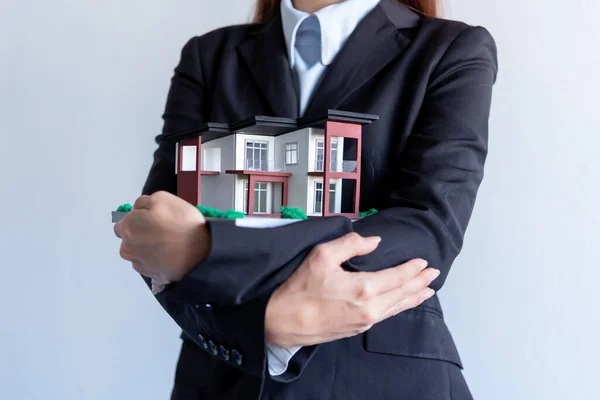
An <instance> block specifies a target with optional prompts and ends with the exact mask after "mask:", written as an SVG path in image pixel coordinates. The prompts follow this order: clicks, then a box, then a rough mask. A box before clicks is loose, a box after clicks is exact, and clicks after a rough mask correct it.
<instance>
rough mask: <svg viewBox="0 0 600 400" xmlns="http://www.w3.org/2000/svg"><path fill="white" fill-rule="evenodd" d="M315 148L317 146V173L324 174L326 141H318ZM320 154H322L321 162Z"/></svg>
mask: <svg viewBox="0 0 600 400" xmlns="http://www.w3.org/2000/svg"><path fill="white" fill-rule="evenodd" d="M315 146H316V147H315V171H316V172H323V167H324V166H325V141H324V140H319V139H318V140H317V143H316V145H315ZM319 153H321V154H320V156H321V159H320V160H319Z"/></svg>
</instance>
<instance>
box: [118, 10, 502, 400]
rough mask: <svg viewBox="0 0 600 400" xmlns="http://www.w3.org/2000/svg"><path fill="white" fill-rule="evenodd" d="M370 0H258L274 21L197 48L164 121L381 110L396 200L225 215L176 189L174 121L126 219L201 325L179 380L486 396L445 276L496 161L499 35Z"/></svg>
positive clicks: (275, 389)
mask: <svg viewBox="0 0 600 400" xmlns="http://www.w3.org/2000/svg"><path fill="white" fill-rule="evenodd" d="M334 3H335V4H334ZM367 3H369V0H345V1H339V0H337V1H336V0H295V1H294V2H293V3H292V2H291V0H283V2H281V1H278V0H259V1H258V7H257V17H256V23H254V24H248V25H240V26H232V27H227V28H223V29H219V30H216V31H213V32H210V33H208V34H206V35H203V36H200V37H195V38H193V39H191V40H190V41H189V42H188V43H187V44H186V45H185V47H184V48H183V51H182V56H181V60H180V63H179V65H178V66H177V68H176V69H175V75H174V77H173V79H172V85H171V89H170V92H169V96H168V100H167V105H166V111H165V114H164V119H165V124H164V133H171V132H177V131H183V130H189V129H192V128H195V127H197V126H198V125H200V124H202V123H205V122H208V121H211V122H234V121H238V120H242V119H245V118H248V117H253V116H256V115H269V116H280V117H291V118H298V117H300V116H303V117H305V118H308V119H311V118H312V119H314V118H317V117H320V116H322V115H324V114H326V113H327V110H329V109H338V110H345V111H353V112H360V113H370V114H376V115H378V116H379V117H380V119H379V121H377V122H376V123H373V124H371V125H369V126H366V127H365V128H364V130H363V147H362V155H361V157H362V158H361V160H362V165H363V166H364V167H363V169H362V185H361V209H363V210H366V209H370V208H377V209H379V210H380V212H379V213H378V214H376V215H373V216H370V217H367V218H364V219H362V220H360V221H358V222H356V223H354V224H352V223H350V222H349V221H348V220H346V219H345V218H343V217H334V218H322V219H313V220H309V221H305V222H300V223H296V224H293V225H289V226H285V227H281V228H274V229H266V230H262V229H261V230H256V229H249V228H241V227H237V226H234V225H231V224H228V223H225V222H224V221H223V222H211V223H206V222H205V221H204V220H203V219H202V217H201V215H199V213H198V211H197V210H196V208H194V207H193V206H191V205H189V204H187V203H185V202H183V201H182V200H181V199H179V198H176V197H175V196H173V195H170V194H168V193H169V192H170V193H175V192H176V176H175V174H174V170H175V168H174V162H175V161H174V154H175V151H174V145H172V144H166V143H164V142H162V141H160V140H159V143H160V146H159V148H158V150H157V151H156V153H155V155H154V164H153V166H152V169H151V171H150V174H149V177H148V180H147V182H146V185H145V187H144V191H143V192H144V196H142V197H141V198H140V199H138V201H137V202H136V205H135V207H134V208H135V209H134V211H132V212H131V213H130V214H129V215H128V216H127V217H126V218H125V219H124V220H123V221H122V222H120V223H118V224H117V225H116V226H115V232H116V233H117V235H118V236H119V237H121V238H122V239H123V242H122V248H121V254H122V255H123V257H124V258H126V259H128V260H131V261H133V263H134V267H135V268H136V270H138V271H139V272H140V273H141V274H142V275H144V276H146V277H147V278H152V279H153V280H154V284H155V288H159V290H157V291H160V293H158V294H157V299H158V300H159V302H160V303H161V304H162V306H163V307H164V308H165V309H166V310H167V312H169V314H170V315H171V316H172V317H173V318H174V320H175V321H176V322H177V323H178V324H179V325H180V326H181V327H182V328H183V330H184V332H185V335H184V338H185V340H184V343H183V347H182V352H181V355H180V359H179V363H178V367H177V374H176V381H175V388H174V390H173V397H172V398H173V399H194V400H195V399H213V398H214V399H257V398H261V399H344V400H345V399H440V400H441V399H447V400H450V399H454V400H457V399H470V398H471V395H470V393H469V389H468V387H467V385H466V383H465V381H464V379H463V377H462V372H461V369H462V364H461V361H460V358H459V356H458V352H457V350H456V348H455V346H454V343H453V340H452V338H451V335H450V333H449V331H448V328H447V327H446V325H445V323H444V319H443V314H442V310H441V306H440V303H439V300H438V297H437V295H434V291H438V290H439V289H440V288H441V287H442V285H443V283H444V281H445V279H446V277H447V275H448V272H449V270H450V267H451V265H452V263H453V261H454V259H455V257H456V256H457V255H458V253H459V252H460V249H461V247H462V243H463V237H464V234H465V230H466V228H467V224H468V221H469V219H470V216H471V212H472V209H473V205H474V202H475V198H476V193H477V190H478V187H479V185H480V183H481V180H482V177H483V167H484V162H485V158H486V154H487V136H488V117H489V111H490V104H491V97H492V86H493V84H494V83H495V80H496V74H497V59H496V47H495V43H494V40H493V38H492V37H491V35H490V34H489V33H488V32H487V30H485V29H484V28H481V27H472V26H468V25H466V24H464V23H460V22H455V21H449V20H443V19H439V18H436V17H437V7H436V2H435V1H434V0H381V1H378V0H377V1H371V3H372V4H371V5H368V4H367ZM336 6H337V7H338V8H335V7H336ZM286 7H287V8H286ZM313 13H315V14H313ZM340 21H341V22H340ZM294 35H295V36H294ZM315 38H316V39H315ZM319 46H321V47H319ZM315 47H316V49H317V50H316V51H315ZM311 50H312V53H311ZM294 59H295V61H294ZM298 60H301V61H298ZM311 71H313V72H311ZM314 71H317V72H314ZM315 76H317V78H316V79H315ZM311 77H312V78H311ZM311 79H312V80H311ZM282 249H284V250H282ZM422 260H426V261H427V262H428V264H429V268H425V267H426V265H425V263H424V262H423V261H422ZM340 267H342V268H340ZM147 281H148V282H149V281H150V280H149V279H148V280H147Z"/></svg>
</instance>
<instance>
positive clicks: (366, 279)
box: [352, 258, 427, 301]
mask: <svg viewBox="0 0 600 400" xmlns="http://www.w3.org/2000/svg"><path fill="white" fill-rule="evenodd" d="M426 267H427V261H425V260H423V259H420V258H416V259H414V260H410V261H407V262H405V263H404V264H400V265H398V266H396V267H393V268H386V269H384V270H381V271H377V272H353V273H352V276H353V277H354V279H355V280H356V284H357V285H356V290H357V293H356V296H357V299H359V300H364V301H368V300H370V298H369V295H378V294H381V293H385V292H388V291H390V290H393V289H398V288H400V287H401V286H402V285H404V284H405V283H406V282H408V281H410V280H411V279H412V278H414V277H415V276H417V275H418V274H419V273H420V272H421V271H423V270H424V269H425V268H426Z"/></svg>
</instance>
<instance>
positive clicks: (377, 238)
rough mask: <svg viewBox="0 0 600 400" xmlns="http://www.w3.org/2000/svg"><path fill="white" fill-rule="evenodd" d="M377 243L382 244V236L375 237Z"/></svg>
mask: <svg viewBox="0 0 600 400" xmlns="http://www.w3.org/2000/svg"><path fill="white" fill-rule="evenodd" d="M372 240H374V241H375V242H377V243H381V236H373V239H372Z"/></svg>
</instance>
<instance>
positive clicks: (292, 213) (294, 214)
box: [281, 206, 308, 219]
mask: <svg viewBox="0 0 600 400" xmlns="http://www.w3.org/2000/svg"><path fill="white" fill-rule="evenodd" d="M281 218H283V219H308V217H307V216H306V214H305V213H304V211H302V210H301V209H299V208H295V207H285V206H282V207H281Z"/></svg>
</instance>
